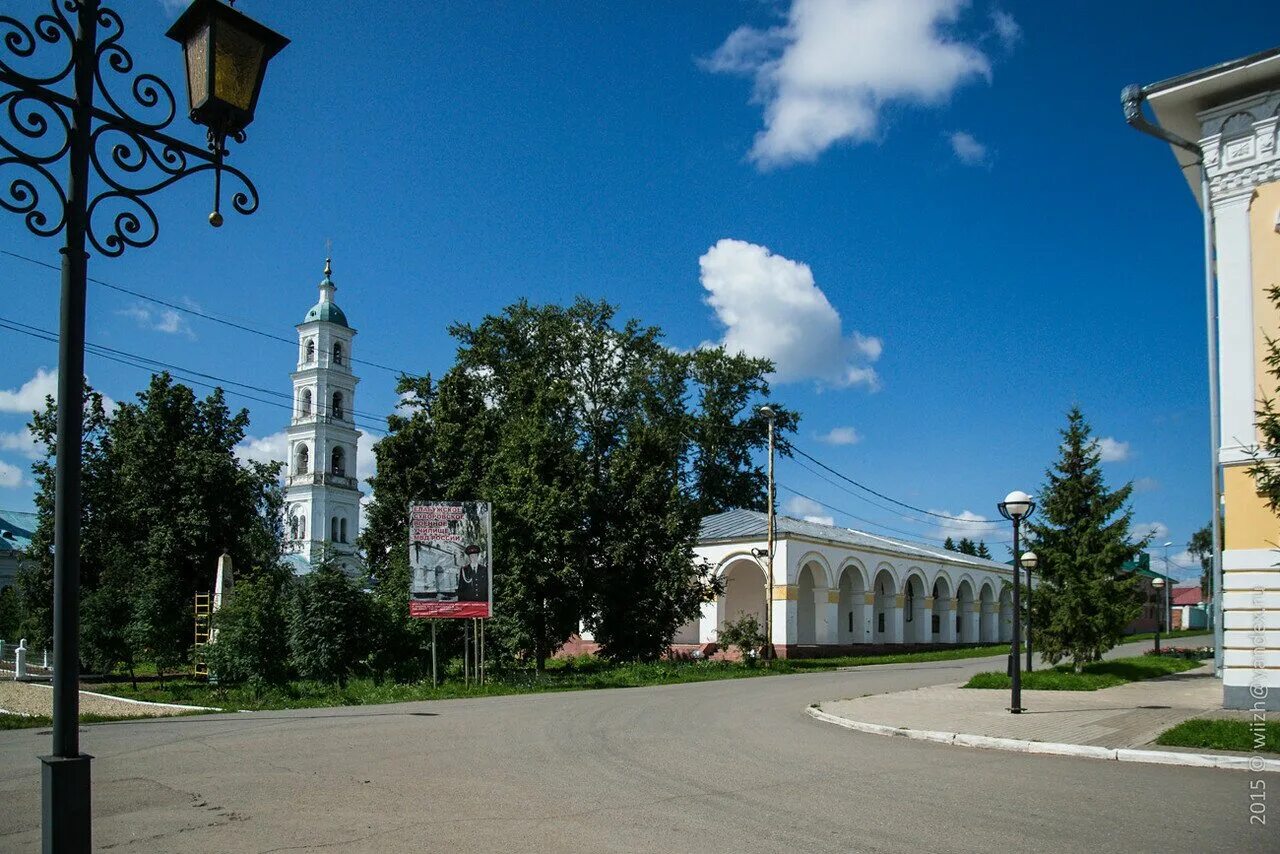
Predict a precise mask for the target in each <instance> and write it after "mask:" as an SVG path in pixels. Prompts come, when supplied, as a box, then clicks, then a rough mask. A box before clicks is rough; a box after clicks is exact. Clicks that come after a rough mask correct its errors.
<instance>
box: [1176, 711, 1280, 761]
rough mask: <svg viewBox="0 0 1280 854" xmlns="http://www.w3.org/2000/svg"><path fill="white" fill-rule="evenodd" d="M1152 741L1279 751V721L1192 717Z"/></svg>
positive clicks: (1215, 748)
mask: <svg viewBox="0 0 1280 854" xmlns="http://www.w3.org/2000/svg"><path fill="white" fill-rule="evenodd" d="M1156 744H1166V745H1170V746H1172V747H1201V748H1205V749H1207V750H1244V751H1252V752H1256V753H1280V721H1267V722H1265V723H1256V724H1255V723H1250V722H1248V721H1228V720H1207V719H1204V718H1192V719H1191V720H1189V721H1183V722H1182V723H1180V724H1178V725H1177V726H1176V727H1174V728H1173V729H1167V730H1165V731H1164V732H1162V733H1160V737H1159V738H1157V739H1156Z"/></svg>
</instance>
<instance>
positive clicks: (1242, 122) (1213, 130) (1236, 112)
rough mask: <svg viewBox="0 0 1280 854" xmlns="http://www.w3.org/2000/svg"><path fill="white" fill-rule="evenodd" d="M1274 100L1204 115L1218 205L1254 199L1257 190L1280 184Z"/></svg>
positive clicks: (1205, 143)
mask: <svg viewBox="0 0 1280 854" xmlns="http://www.w3.org/2000/svg"><path fill="white" fill-rule="evenodd" d="M1270 97H1272V96H1270V95H1268V96H1266V97H1264V98H1262V99H1252V100H1251V101H1250V102H1247V103H1246V102H1242V103H1240V104H1236V105H1228V106H1227V107H1223V108H1219V109H1216V110H1213V111H1210V112H1208V113H1205V114H1202V120H1203V121H1204V130H1205V132H1206V133H1207V134H1208V135H1206V136H1205V137H1204V138H1203V139H1202V140H1200V145H1201V147H1202V148H1203V149H1204V165H1205V171H1206V172H1207V173H1208V175H1209V189H1210V192H1211V193H1212V195H1213V200H1214V204H1215V205H1216V204H1220V203H1222V202H1224V201H1231V200H1233V199H1236V198H1239V197H1247V196H1250V195H1252V193H1253V190H1254V188H1255V187H1258V186H1260V185H1262V184H1268V183H1270V182H1272V181H1276V180H1280V146H1277V140H1276V135H1277V125H1280V116H1278V115H1277V113H1276V112H1275V110H1276V109H1277V108H1276V107H1275V106H1274V105H1273V104H1272V103H1271V101H1270V100H1268V98H1270ZM1278 97H1280V96H1278Z"/></svg>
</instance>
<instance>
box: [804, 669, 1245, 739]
mask: <svg viewBox="0 0 1280 854" xmlns="http://www.w3.org/2000/svg"><path fill="white" fill-rule="evenodd" d="M1221 704H1222V684H1221V683H1220V682H1219V681H1218V680H1217V679H1216V678H1214V675H1213V666H1212V664H1207V665H1205V666H1203V667H1200V668H1197V669H1196V670H1191V671H1188V672H1186V673H1179V674H1175V675H1173V676H1166V677H1163V678H1161V679H1152V680H1147V681H1144V682H1130V683H1128V684H1125V685H1118V686H1116V687H1114V688H1104V689H1102V690H1100V691H1023V692H1022V705H1023V708H1024V709H1025V711H1024V712H1023V713H1022V714H1020V715H1011V714H1009V712H1008V705H1009V692H1008V690H994V689H975V688H961V687H960V686H959V685H954V684H953V685H934V686H930V687H927V688H917V689H916V690H914V691H897V692H894V693H891V694H873V695H870V696H866V697H858V698H856V699H848V700H834V701H829V702H825V703H822V704H821V705H820V708H821V710H822V711H824V712H827V713H828V714H832V715H837V716H839V717H843V718H848V719H850V720H855V721H861V722H863V723H873V724H882V725H885V726H891V727H906V728H909V729H918V730H934V731H939V732H958V733H966V734H969V735H984V736H991V737H996V738H1012V739H1025V740H1029V741H1044V742H1058V743H1066V744H1088V745H1096V746H1100V747H1140V746H1143V745H1146V744H1148V743H1149V742H1150V741H1152V740H1153V739H1154V738H1155V737H1156V736H1157V735H1159V734H1160V733H1161V732H1163V731H1164V730H1166V729H1168V728H1169V727H1171V726H1174V725H1175V724H1178V723H1180V722H1181V721H1184V720H1186V719H1187V718H1191V717H1195V716H1197V715H1201V714H1204V713H1206V712H1209V711H1211V710H1213V709H1216V708H1218V707H1220V706H1221Z"/></svg>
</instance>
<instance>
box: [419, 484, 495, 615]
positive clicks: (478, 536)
mask: <svg viewBox="0 0 1280 854" xmlns="http://www.w3.org/2000/svg"><path fill="white" fill-rule="evenodd" d="M490 517H491V509H490V505H489V502H487V501H428V502H425V503H422V504H413V505H411V506H410V507H409V616H410V617H430V618H433V619H450V618H464V617H488V616H489V615H490V614H492V613H493V584H492V581H493V545H492V543H493V528H492V524H491V518H490Z"/></svg>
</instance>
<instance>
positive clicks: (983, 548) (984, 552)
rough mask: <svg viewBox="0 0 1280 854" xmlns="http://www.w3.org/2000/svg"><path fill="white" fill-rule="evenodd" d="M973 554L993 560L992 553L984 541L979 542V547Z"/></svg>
mask: <svg viewBox="0 0 1280 854" xmlns="http://www.w3.org/2000/svg"><path fill="white" fill-rule="evenodd" d="M973 553H974V555H975V556H977V557H980V558H986V559H987V560H991V552H990V551H989V550H988V549H987V544H986V543H985V542H984V541H982V540H978V547H977V548H976V549H974V551H973Z"/></svg>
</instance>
